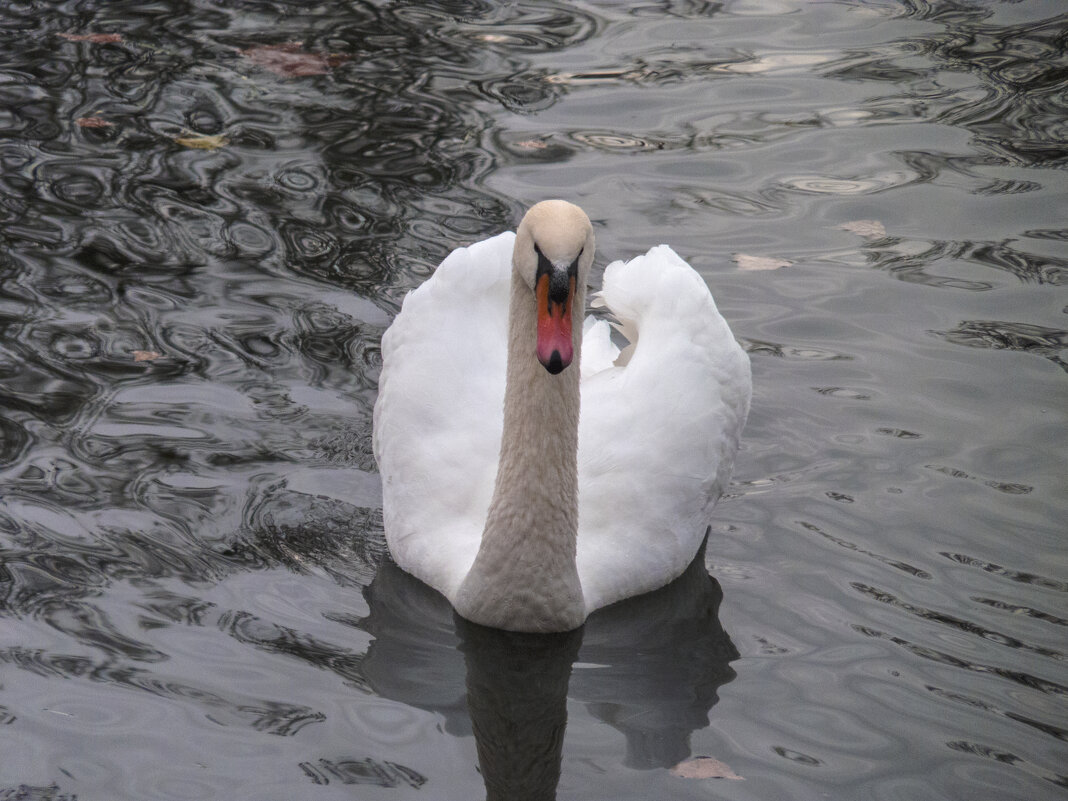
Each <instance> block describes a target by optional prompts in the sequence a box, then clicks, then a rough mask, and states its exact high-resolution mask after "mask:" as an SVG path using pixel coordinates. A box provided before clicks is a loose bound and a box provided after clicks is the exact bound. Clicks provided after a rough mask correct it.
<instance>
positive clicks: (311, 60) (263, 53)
mask: <svg viewBox="0 0 1068 801" xmlns="http://www.w3.org/2000/svg"><path fill="white" fill-rule="evenodd" d="M241 55H243V56H244V57H245V58H247V59H248V60H249V61H251V62H252V63H253V64H255V65H256V66H258V67H263V68H264V69H265V70H269V71H271V72H273V73H274V74H275V75H278V76H281V77H282V78H303V77H305V76H308V75H327V74H328V73H329V72H330V70H332V69H333V68H334V67H336V66H338V65H339V64H343V63H344V62H346V61H348V60H349V58H350V56H342V55H337V54H335V53H328V54H323V53H309V52H307V51H306V50H303V49H302V48H301V45H300V43H299V42H283V43H282V44H276V45H261V46H260V47H250V48H248V49H247V50H242V51H241Z"/></svg>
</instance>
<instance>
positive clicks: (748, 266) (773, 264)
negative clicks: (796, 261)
mask: <svg viewBox="0 0 1068 801" xmlns="http://www.w3.org/2000/svg"><path fill="white" fill-rule="evenodd" d="M734 261H735V262H737V264H738V269H739V270H779V269H781V268H783V267H789V266H790V265H791V264H793V262H792V261H787V260H786V259H774V258H771V257H770V256H747V255H746V254H744V253H735V254H734Z"/></svg>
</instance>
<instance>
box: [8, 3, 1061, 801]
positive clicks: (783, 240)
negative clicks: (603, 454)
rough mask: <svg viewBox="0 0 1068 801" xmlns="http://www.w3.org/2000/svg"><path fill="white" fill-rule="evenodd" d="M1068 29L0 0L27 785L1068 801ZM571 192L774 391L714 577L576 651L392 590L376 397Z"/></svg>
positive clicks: (758, 402)
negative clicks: (473, 257)
mask: <svg viewBox="0 0 1068 801" xmlns="http://www.w3.org/2000/svg"><path fill="white" fill-rule="evenodd" d="M1066 31H1068V16H1065V15H1064V14H1063V9H1061V8H1060V5H1059V4H1058V3H1054V2H1040V0H1024V1H1023V2H994V0H974V1H973V2H965V1H964V0H961V1H960V2H919V1H918V0H908V2H893V1H892V0H886V2H866V3H861V2H852V3H846V2H839V3H811V2H806V1H804V0H775V1H774V2H772V1H770V0H769V2H757V0H749V2H724V3H701V2H663V3H651V4H648V5H640V4H616V3H592V2H591V3H579V4H570V3H569V4H558V5H557V4H552V3H538V4H525V3H516V4H509V5H498V4H492V3H484V4H483V3H473V2H467V3H465V2H440V3H429V4H428V3H401V2H397V3H340V2H322V3H317V4H314V5H307V4H303V3H287V2H273V3H269V2H251V1H250V2H241V3H221V2H198V3H195V4H191V3H183V2H176V1H175V0H163V1H161V2H153V3H138V2H109V3H93V2H74V1H73V0H72V1H71V2H64V3H38V2H18V3H16V2H8V3H4V4H2V7H0V53H2V56H3V57H2V58H0V134H2V135H0V165H2V170H0V241H2V247H0V754H3V758H2V759H0V798H12V799H14V798H18V799H31V798H32V799H74V798H78V799H81V801H89V800H90V799H124V798H129V799H144V798H153V799H186V798H223V797H227V798H235V799H243V798H249V799H253V798H255V799H273V798H277V799H291V798H317V799H318V798H321V799H334V798H338V799H341V798H361V799H362V798H368V799H377V798H381V799H391V798H441V799H447V798H469V797H481V796H482V795H484V794H485V793H486V786H487V785H490V792H491V793H492V792H495V791H496V790H495V789H494V788H497V789H500V787H501V786H503V785H499V784H495V783H497V782H507V781H509V780H511V781H515V780H516V777H519V776H524V775H525V776H527V777H529V778H527V779H526V780H524V781H523V782H522V785H523V786H525V787H528V788H532V790H533V789H539V791H540V792H543V794H548V793H551V792H552V788H553V787H554V786H557V785H558V794H559V797H560V798H583V799H589V798H606V799H607V798H612V799H648V798H679V799H688V798H692V799H707V798H719V797H722V798H730V799H778V798H782V799H799V798H834V799H857V798H871V799H909V801H915V800H916V799H948V798H954V799H955V798H961V799H971V798H992V797H997V798H999V799H1028V801H1031V800H1033V799H1045V798H1062V797H1065V794H1066V792H1068V772H1066V770H1065V767H1064V765H1065V764H1068V747H1066V743H1065V741H1066V739H1068V701H1066V695H1068V668H1066V653H1068V648H1066V645H1065V643H1066V626H1068V603H1066V601H1068V559H1066V557H1065V547H1064V542H1065V533H1066V532H1065V524H1064V520H1065V519H1066V511H1068V510H1066V509H1065V498H1066V497H1068V492H1066V491H1068V486H1066V485H1068V481H1066V476H1068V470H1066V466H1065V456H1064V454H1065V453H1066V452H1068V436H1066V433H1065V432H1066V419H1065V417H1066V414H1065V410H1066V408H1068V405H1066V403H1065V397H1066V393H1065V390H1066V387H1068V376H1066V373H1068V330H1066V329H1068V326H1066V324H1065V323H1066V319H1065V315H1066V313H1068V293H1066V291H1065V288H1064V287H1065V284H1066V283H1068V249H1066V240H1068V228H1066V227H1065V220H1066V219H1068V202H1066V198H1068V179H1066V173H1065V168H1066V166H1068V147H1066V145H1065V142H1066V140H1068V125H1066V122H1065V121H1066V119H1068V116H1066V108H1065V97H1066V94H1065V90H1066V88H1068V42H1066V36H1068V34H1066ZM549 196H560V197H565V198H567V199H570V200H572V201H574V202H577V203H579V204H581V205H582V206H583V207H584V208H585V209H586V210H587V211H588V212H589V214H590V216H591V218H592V219H593V221H594V224H595V227H596V232H597V237H598V247H599V256H598V260H597V267H598V268H603V266H604V265H605V264H606V263H607V262H608V261H610V260H612V259H615V258H620V257H627V256H631V255H634V254H636V253H638V252H644V251H645V250H646V249H647V248H648V247H650V246H652V245H655V244H659V243H660V242H667V243H670V244H671V245H672V246H673V247H675V248H676V249H677V250H678V252H679V253H680V254H681V255H682V256H683V257H684V258H686V259H688V260H689V261H690V262H691V263H692V264H693V265H694V267H695V268H697V269H698V270H699V272H701V274H702V275H703V276H704V277H705V278H706V280H707V281H708V283H709V285H710V287H711V288H712V291H713V293H714V295H715V297H716V300H717V303H718V305H719V307H720V309H721V311H722V312H723V313H724V315H725V316H726V317H727V319H728V321H729V322H730V324H731V326H732V328H733V330H734V332H735V334H736V335H737V336H738V338H739V340H740V341H741V342H742V344H743V345H744V346H745V347H746V349H747V350H748V351H749V353H750V356H751V358H752V361H753V368H754V382H755V396H754V403H753V412H752V415H751V418H750V422H749V425H748V428H747V429H746V432H745V437H744V441H743V450H742V452H741V453H740V454H739V458H738V462H737V466H736V470H735V482H734V485H733V488H732V491H731V493H730V495H729V497H727V498H725V499H724V500H723V501H722V502H721V503H720V505H719V506H718V507H717V510H716V513H715V516H714V518H713V519H712V520H711V521H710V524H711V526H712V533H711V537H710V540H709V544H708V548H707V553H706V555H705V564H706V565H707V568H708V571H709V572H710V573H711V576H712V578H708V577H707V576H706V574H705V573H704V572H702V571H700V570H696V571H691V572H690V573H688V574H687V577H686V580H685V581H683V582H681V583H680V584H679V585H677V586H674V587H672V588H669V589H668V590H667V591H665V592H663V593H660V594H658V595H656V596H655V597H653V598H650V599H645V601H644V602H640V603H632V604H629V605H627V606H625V607H622V608H620V609H617V610H608V612H607V613H605V614H603V615H600V616H596V617H595V618H594V619H592V620H591V621H590V624H589V625H588V626H587V627H586V629H585V631H584V632H582V634H581V635H580V636H579V637H561V638H550V640H547V641H545V642H540V641H531V640H530V639H529V638H522V637H519V638H513V637H508V636H503V635H499V634H494V633H492V632H486V631H485V630H479V629H478V628H477V627H471V626H465V625H463V624H462V623H461V622H458V621H457V620H456V619H455V618H454V617H453V615H452V613H451V611H450V610H449V609H448V606H447V605H446V604H444V602H443V601H442V600H441V599H440V598H438V597H437V596H435V595H433V594H432V593H428V592H427V591H426V590H425V588H422V587H421V586H420V585H418V584H417V583H415V582H413V581H411V580H409V579H407V577H406V576H404V575H403V574H402V573H400V572H399V571H397V570H396V569H395V568H394V567H392V566H391V565H390V564H389V562H388V560H387V558H386V549H385V545H384V540H383V536H382V529H381V509H380V502H381V499H380V491H379V487H378V479H377V475H376V472H375V466H374V461H373V458H372V457H371V453H370V415H371V407H372V404H373V402H374V397H375V387H376V380H377V370H378V367H379V350H378V343H379V340H380V337H381V335H382V332H383V331H384V330H385V328H386V327H387V326H388V324H389V321H390V320H391V319H392V316H393V315H394V314H395V313H396V310H397V309H398V308H399V303H400V301H401V299H402V298H403V296H404V294H405V293H406V292H407V291H408V290H409V289H411V288H412V287H414V286H417V285H418V284H419V283H420V282H421V281H423V280H424V279H425V278H426V276H427V275H429V274H430V272H431V271H432V269H433V267H434V265H435V264H437V263H438V262H439V261H440V260H441V259H442V258H443V257H444V255H446V254H447V253H448V252H449V250H450V249H452V248H453V247H455V246H457V245H462V244H467V243H469V242H471V241H474V240H477V239H480V238H483V237H485V236H488V235H491V234H494V233H497V232H499V231H501V230H505V229H507V228H511V227H513V226H514V225H515V223H516V221H517V220H518V218H519V216H520V215H521V213H522V210H523V209H524V208H525V207H526V206H528V205H529V204H531V203H533V202H535V201H537V200H540V199H543V198H545V197H549ZM753 267H762V268H765V269H751V268H753ZM698 567H700V566H698ZM508 720H513V721H514V720H522V721H525V723H524V725H523V726H522V727H520V735H521V736H520V737H519V738H518V739H516V740H514V741H508V740H507V738H505V737H504V735H502V734H501V731H502V729H501V727H502V726H506V725H507V722H508ZM480 732H481V733H482V734H483V735H485V734H486V733H487V732H489V733H490V736H488V737H487V736H482V737H480V738H478V741H477V743H476V737H475V735H476V734H478V733H480ZM523 737H528V738H529V741H525V740H524V739H523ZM507 742H512V745H513V746H514V747H513V748H512V750H511V751H508V750H507V749H506V748H500V749H497V750H494V748H495V745H497V744H500V743H507ZM697 757H711V758H714V759H716V760H718V761H719V762H721V763H723V764H724V765H725V766H728V767H729V769H730V770H731V771H732V772H733V773H734V774H735V775H737V776H740V777H741V778H742V779H743V780H742V781H738V780H733V779H729V778H719V779H713V778H706V779H691V778H682V777H680V776H678V775H676V773H673V772H672V768H673V767H675V766H677V765H679V764H680V763H682V764H691V765H692V764H699V765H700V764H704V765H706V766H707V765H709V764H711V763H707V762H706V763H692V762H691V760H693V759H695V758H697ZM480 760H481V763H482V767H481V770H480V768H479V764H480ZM524 771H526V772H527V773H525V774H524V773H523V772H524ZM502 792H505V791H502ZM507 792H515V791H514V789H513V790H510V791H507Z"/></svg>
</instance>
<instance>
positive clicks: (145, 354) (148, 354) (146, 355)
mask: <svg viewBox="0 0 1068 801" xmlns="http://www.w3.org/2000/svg"><path fill="white" fill-rule="evenodd" d="M162 355H163V354H162V353H157V352H156V351H154V350H135V351H134V352H133V357H134V361H135V362H150V361H152V360H153V359H158V358H159V357H160V356H162Z"/></svg>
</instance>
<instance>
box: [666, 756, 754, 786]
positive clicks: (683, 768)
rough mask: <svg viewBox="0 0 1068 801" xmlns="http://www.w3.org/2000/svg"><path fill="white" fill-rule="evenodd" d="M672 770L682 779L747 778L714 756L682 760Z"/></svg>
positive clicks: (736, 779) (741, 779) (739, 779)
mask: <svg viewBox="0 0 1068 801" xmlns="http://www.w3.org/2000/svg"><path fill="white" fill-rule="evenodd" d="M671 772H672V773H673V774H674V775H676V776H678V777H679V778H680V779H734V780H735V781H745V779H744V778H743V777H741V776H739V775H738V774H737V773H735V772H734V771H733V770H731V769H730V768H729V767H727V766H726V765H725V764H724V763H722V762H720V761H719V760H718V759H713V758H712V757H694V758H693V759H687V760H686V761H685V762H680V763H679V764H677V765H676V766H675V767H673V768H672V769H671Z"/></svg>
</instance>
